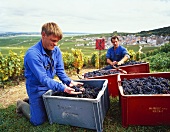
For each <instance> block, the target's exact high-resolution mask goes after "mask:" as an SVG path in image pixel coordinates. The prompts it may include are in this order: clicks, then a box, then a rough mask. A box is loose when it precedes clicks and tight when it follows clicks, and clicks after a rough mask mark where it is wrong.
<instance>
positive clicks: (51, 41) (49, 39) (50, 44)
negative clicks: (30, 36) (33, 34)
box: [42, 32, 59, 50]
mask: <svg viewBox="0 0 170 132" xmlns="http://www.w3.org/2000/svg"><path fill="white" fill-rule="evenodd" d="M58 41H59V38H58V37H57V36H55V35H49V36H48V35H46V34H45V33H44V32H43V33H42V45H43V47H44V49H48V50H53V49H54V47H55V46H57V43H58Z"/></svg>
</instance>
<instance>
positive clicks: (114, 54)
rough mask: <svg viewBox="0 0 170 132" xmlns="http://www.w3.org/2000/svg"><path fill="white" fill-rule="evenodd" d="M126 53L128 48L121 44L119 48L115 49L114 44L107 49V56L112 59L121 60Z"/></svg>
mask: <svg viewBox="0 0 170 132" xmlns="http://www.w3.org/2000/svg"><path fill="white" fill-rule="evenodd" d="M125 55H128V52H127V50H126V48H124V47H123V46H121V45H119V46H118V48H117V49H116V50H114V46H112V47H110V48H109V49H108V50H107V53H106V58H107V59H110V60H111V61H120V60H121V59H123V57H124V56H125Z"/></svg>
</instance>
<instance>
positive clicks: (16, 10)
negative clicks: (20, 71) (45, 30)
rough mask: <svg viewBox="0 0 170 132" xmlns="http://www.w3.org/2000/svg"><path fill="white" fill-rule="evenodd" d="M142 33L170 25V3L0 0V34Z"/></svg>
mask: <svg viewBox="0 0 170 132" xmlns="http://www.w3.org/2000/svg"><path fill="white" fill-rule="evenodd" d="M51 21H53V22H56V23H57V24H58V25H59V26H60V27H61V29H62V31H63V32H86V33H112V32H113V31H118V32H133V33H135V32H140V31H144V30H145V31H148V30H152V29H157V28H162V27H167V26H170V0H0V32H40V30H41V26H42V24H44V23H46V22H51Z"/></svg>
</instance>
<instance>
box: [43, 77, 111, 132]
mask: <svg viewBox="0 0 170 132" xmlns="http://www.w3.org/2000/svg"><path fill="white" fill-rule="evenodd" d="M78 82H83V83H84V84H88V85H90V86H95V87H101V91H100V92H99V94H98V95H97V98H96V99H89V98H75V97H62V96H51V95H52V94H53V91H52V90H49V91H47V92H46V93H45V94H44V95H43V99H44V104H45V107H46V111H47V115H48V119H49V122H50V124H52V123H58V124H65V125H71V126H77V127H82V128H88V129H95V130H97V131H98V132H100V131H102V130H103V121H104V118H105V115H106V113H107V111H108V109H109V107H110V100H109V94H108V80H107V79H94V80H93V79H91V80H78Z"/></svg>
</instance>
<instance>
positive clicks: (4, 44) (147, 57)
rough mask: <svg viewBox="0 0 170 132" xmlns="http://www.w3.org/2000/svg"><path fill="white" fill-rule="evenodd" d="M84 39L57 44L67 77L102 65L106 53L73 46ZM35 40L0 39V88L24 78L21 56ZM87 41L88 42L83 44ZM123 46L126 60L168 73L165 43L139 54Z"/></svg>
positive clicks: (168, 49) (169, 55) (168, 54)
mask: <svg viewBox="0 0 170 132" xmlns="http://www.w3.org/2000/svg"><path fill="white" fill-rule="evenodd" d="M84 37H85V36H75V37H65V38H64V39H63V40H61V41H60V42H59V43H58V45H59V46H60V49H61V51H62V55H63V60H64V65H65V69H66V70H68V71H70V74H79V72H80V70H81V69H82V68H83V67H94V68H97V69H99V68H101V67H104V66H105V65H106V59H105V55H106V50H102V51H101V53H100V56H99V51H98V50H96V49H95V47H94V45H90V46H75V45H76V43H80V41H79V42H78V41H76V40H77V39H82V38H84ZM88 37H89V36H88ZM91 37H92V36H91ZM98 37H101V36H98ZM86 38H87V36H86ZM39 39H40V37H38V36H36V37H35V36H34V37H33V36H30V37H28V36H24V37H21V36H19V37H12V38H1V39H0V72H1V74H0V87H4V86H5V85H6V84H8V83H10V82H13V81H14V82H15V83H17V84H18V83H19V81H20V80H23V79H24V77H23V74H24V73H23V72H24V67H23V57H24V54H25V51H26V50H27V49H28V48H29V47H30V46H32V45H33V44H35V43H36V42H37V41H39ZM88 42H89V40H88V41H85V42H84V43H88ZM125 47H126V48H127V50H128V51H129V54H130V56H131V58H130V60H135V61H141V60H143V61H145V62H149V63H150V69H151V71H153V72H154V71H170V44H169V43H168V44H165V45H164V46H161V47H156V48H155V47H143V48H142V53H140V52H138V50H139V45H132V46H130V45H128V46H125ZM68 58H69V59H68Z"/></svg>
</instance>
